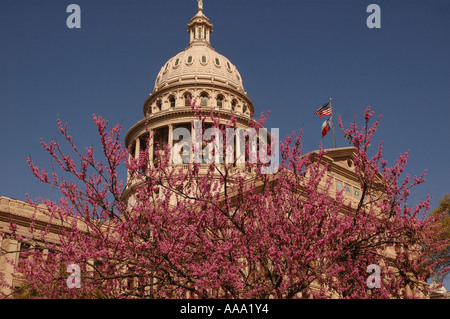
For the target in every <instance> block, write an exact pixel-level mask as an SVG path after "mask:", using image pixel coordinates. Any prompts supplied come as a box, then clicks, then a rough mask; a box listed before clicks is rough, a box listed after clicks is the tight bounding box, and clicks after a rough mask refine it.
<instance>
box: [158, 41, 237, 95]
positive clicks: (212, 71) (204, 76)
mask: <svg viewBox="0 0 450 319" xmlns="http://www.w3.org/2000/svg"><path fill="white" fill-rule="evenodd" d="M190 79H195V80H197V81H199V82H211V81H212V82H220V83H222V84H224V85H230V86H231V87H232V88H233V89H235V90H239V91H244V87H243V84H242V78H241V75H240V74H239V71H238V70H237V69H236V67H235V66H234V65H233V64H232V63H231V62H230V60H228V59H227V58H226V57H225V56H223V55H221V54H219V53H217V52H216V51H214V49H212V48H211V47H209V46H208V45H206V44H200V45H193V46H190V47H188V48H187V49H186V50H184V51H182V52H180V53H178V54H177V55H175V56H174V57H173V58H171V59H170V60H169V61H167V63H166V64H165V65H164V66H163V67H162V68H161V71H160V72H159V74H158V76H157V78H156V82H155V90H159V89H161V88H163V87H164V86H166V85H169V84H173V83H177V82H180V81H183V80H190Z"/></svg>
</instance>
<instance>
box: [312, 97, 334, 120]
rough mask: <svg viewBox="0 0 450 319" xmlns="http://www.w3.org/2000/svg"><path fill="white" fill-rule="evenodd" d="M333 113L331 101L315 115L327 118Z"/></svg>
mask: <svg viewBox="0 0 450 319" xmlns="http://www.w3.org/2000/svg"><path fill="white" fill-rule="evenodd" d="M331 113H332V112H331V101H330V102H327V103H325V104H324V105H322V106H321V107H320V108H319V109H318V110H317V111H316V113H314V114H317V115H319V116H320V118H322V117H324V116H326V115H330V114H331Z"/></svg>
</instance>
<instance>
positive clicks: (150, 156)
mask: <svg viewBox="0 0 450 319" xmlns="http://www.w3.org/2000/svg"><path fill="white" fill-rule="evenodd" d="M153 133H154V131H153V130H149V134H150V135H149V136H150V141H149V145H148V162H149V165H150V167H152V166H153V152H154V147H153V144H154V139H153Z"/></svg>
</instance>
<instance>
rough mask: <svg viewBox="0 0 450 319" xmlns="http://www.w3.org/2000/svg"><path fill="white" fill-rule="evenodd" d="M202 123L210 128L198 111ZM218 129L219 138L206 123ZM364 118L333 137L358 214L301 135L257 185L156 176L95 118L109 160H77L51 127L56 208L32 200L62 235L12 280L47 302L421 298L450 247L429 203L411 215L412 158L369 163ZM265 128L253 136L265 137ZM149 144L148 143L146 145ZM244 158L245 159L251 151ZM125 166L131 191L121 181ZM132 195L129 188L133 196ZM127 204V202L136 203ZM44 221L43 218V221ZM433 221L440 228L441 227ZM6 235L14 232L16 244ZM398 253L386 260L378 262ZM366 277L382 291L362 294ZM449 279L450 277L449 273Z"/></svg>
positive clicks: (238, 169) (244, 171) (164, 164)
mask: <svg viewBox="0 0 450 319" xmlns="http://www.w3.org/2000/svg"><path fill="white" fill-rule="evenodd" d="M194 109H195V110H196V113H197V115H198V117H199V119H204V118H205V116H207V115H205V114H204V113H202V112H201V110H199V109H198V108H196V107H195V106H194ZM208 116H209V117H210V118H211V119H212V121H213V123H214V125H215V127H217V128H219V129H221V130H222V132H224V130H225V129H226V128H227V127H234V126H235V125H236V122H235V119H234V118H233V117H232V118H231V120H230V121H228V122H227V124H226V125H223V124H220V123H223V121H222V122H221V121H220V119H218V118H215V117H214V115H213V114H212V113H211V114H210V115H208ZM372 116H373V112H371V111H370V108H368V109H367V110H366V112H365V124H364V126H363V127H362V128H361V129H358V127H357V125H356V120H354V121H353V122H352V123H351V124H350V127H349V129H344V128H343V125H342V122H341V120H340V119H339V125H340V127H341V128H342V130H343V132H344V134H345V135H346V136H347V137H348V138H349V140H350V142H351V143H352V144H353V146H354V147H355V159H354V165H355V171H356V175H357V178H358V180H359V183H360V187H361V190H362V196H361V200H360V202H359V203H358V204H357V207H356V208H355V207H351V206H349V205H348V204H347V203H346V202H345V200H344V195H343V194H342V193H339V192H338V193H336V194H335V191H334V188H333V187H332V182H331V179H328V178H327V175H326V172H327V165H326V164H325V163H324V161H323V160H322V159H323V157H324V156H325V154H326V152H325V151H324V150H319V151H318V152H315V153H314V154H302V144H301V138H302V132H301V131H300V133H299V134H298V135H295V134H294V133H293V134H292V135H291V136H289V137H287V138H286V139H285V140H284V141H283V142H281V143H280V154H281V156H280V166H279V169H278V171H277V172H276V173H274V174H262V173H261V169H260V168H261V166H262V165H263V164H261V163H259V162H258V163H256V164H254V163H249V162H248V161H247V162H246V163H245V165H241V166H239V165H233V164H221V165H216V164H214V163H211V164H209V166H208V169H206V170H202V169H200V164H195V163H193V164H188V165H184V166H183V167H179V166H174V165H171V163H170V158H169V157H168V156H164V154H169V152H170V149H169V148H168V146H167V145H165V146H164V148H163V150H164V152H162V151H161V152H156V159H155V163H157V164H155V163H149V162H148V157H147V156H146V153H145V152H143V154H142V156H139V157H138V158H137V159H135V158H132V157H130V158H128V150H126V149H124V148H123V145H122V143H121V140H120V129H121V128H120V126H118V125H116V126H114V127H113V128H112V129H110V130H108V123H107V121H105V120H104V119H102V118H101V117H97V116H95V115H94V117H93V118H94V123H95V125H96V126H97V128H98V132H99V135H100V141H101V146H102V153H103V154H104V157H105V160H104V161H103V162H102V161H99V160H97V156H98V155H96V156H94V150H93V148H92V147H88V148H85V149H84V150H81V149H79V148H78V147H77V146H76V145H75V143H74V142H73V139H72V137H71V136H70V135H69V133H68V128H67V125H63V124H62V123H61V122H60V121H58V127H59V130H60V132H61V134H62V136H63V137H64V138H65V140H66V142H67V143H68V144H69V145H70V146H71V148H72V151H73V152H72V153H71V154H70V155H68V154H67V153H64V152H63V151H62V149H61V146H60V144H59V143H57V142H55V141H51V142H50V143H44V142H42V145H43V147H44V148H45V149H46V150H47V151H48V153H49V154H50V155H51V157H52V158H53V160H54V161H55V162H56V164H57V165H56V166H57V167H53V166H52V167H51V172H47V171H46V170H45V169H39V168H38V166H36V164H35V163H34V162H33V161H32V160H31V158H29V159H28V161H29V165H30V167H31V169H32V171H33V173H34V175H35V176H36V177H37V178H38V179H39V180H40V181H42V182H43V183H45V184H49V185H51V187H54V188H57V189H59V190H60V191H61V194H62V196H61V198H60V200H59V201H58V202H54V201H51V200H49V199H38V200H36V201H32V200H31V199H29V203H30V204H32V205H36V208H37V204H39V203H43V204H44V205H45V207H46V210H45V211H43V212H44V213H45V214H47V215H48V216H49V218H51V219H52V221H53V222H54V223H55V222H57V223H64V225H65V227H61V228H59V242H58V243H53V242H51V241H49V240H48V236H49V231H50V229H49V228H47V229H45V230H40V231H36V230H35V229H33V223H32V227H31V229H30V236H28V237H27V238H20V239H21V240H27V241H31V242H32V241H35V242H37V243H39V245H40V246H42V247H45V248H47V249H48V251H49V253H48V254H46V255H44V254H42V253H41V252H40V251H38V250H30V251H29V252H28V253H29V255H30V256H29V258H27V259H21V262H20V263H19V265H18V266H17V274H18V276H19V277H20V278H21V280H22V281H23V285H24V289H25V290H26V291H27V292H28V294H27V296H28V297H33V296H37V297H51V298H81V297H82V298H128V297H141V298H271V297H273V298H299V297H302V298H310V297H316V298H328V297H331V296H337V297H340V298H387V297H408V296H409V297H414V296H419V295H420V293H422V292H423V293H426V292H427V291H426V289H427V287H426V285H424V284H423V283H424V282H423V281H424V280H425V279H426V278H427V277H428V276H430V270H431V269H432V266H433V265H432V263H431V262H430V261H429V260H428V259H427V258H426V256H427V255H429V252H430V251H434V250H439V249H441V250H442V247H443V246H444V245H448V240H447V241H442V240H439V238H438V237H437V235H436V232H434V231H433V230H432V227H433V226H432V224H433V219H430V218H428V219H424V218H423V219H422V218H420V216H421V215H422V214H427V213H428V211H429V209H430V204H429V202H430V198H429V197H428V198H427V200H426V201H424V202H419V203H417V204H416V205H415V206H409V205H408V204H407V202H406V200H407V198H408V195H409V192H410V189H411V188H412V187H413V186H415V185H417V184H420V183H423V182H424V181H425V180H424V176H423V175H422V176H420V177H414V178H413V179H412V180H411V178H410V177H409V175H407V176H406V177H404V178H403V179H402V177H401V176H402V173H403V171H404V168H405V164H406V160H407V156H408V153H405V154H404V155H400V156H399V158H398V160H397V162H396V164H395V165H394V166H392V167H389V166H387V162H386V161H385V160H384V159H383V152H382V147H381V144H380V146H379V149H378V151H377V152H376V154H375V155H374V156H373V157H371V158H369V156H368V154H367V150H368V147H369V145H370V143H371V141H372V137H373V135H374V133H375V131H376V128H377V125H378V123H379V120H380V119H378V120H377V121H375V122H374V123H373V124H371V125H369V123H370V119H371V118H372ZM264 120H265V117H261V118H260V119H259V120H258V121H255V122H253V123H251V125H253V126H254V127H261V126H262V125H263V123H264ZM149 143H152V140H151V137H150V139H149ZM246 151H247V153H248V147H247V148H246ZM124 164H125V165H126V168H127V170H128V174H129V176H130V178H129V180H128V182H124V181H121V180H119V178H118V170H119V168H120V167H121V166H122V165H124ZM127 183H128V184H127ZM130 198H131V199H134V200H130ZM37 209H38V208H37ZM436 218H438V217H436ZM14 229H15V228H14V225H11V231H12V236H14V234H15V233H14ZM388 247H389V249H392V251H394V252H395V257H393V255H392V254H387V253H386V250H387V249H388ZM68 265H77V266H78V267H79V274H80V280H81V282H80V284H79V285H77V286H76V287H74V286H73V285H72V286H71V285H68V281H67V278H68V277H69V275H70V273H68V272H67V268H66V267H67V266H68ZM369 265H375V266H376V267H378V268H377V269H378V272H377V275H379V278H380V282H379V283H378V284H377V285H375V286H373V285H372V286H370V285H369V283H370V282H369V280H368V278H369V276H370V275H371V273H370V272H367V270H368V267H369ZM445 271H448V269H446V270H445Z"/></svg>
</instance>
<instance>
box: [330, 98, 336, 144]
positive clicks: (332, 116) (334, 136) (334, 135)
mask: <svg viewBox="0 0 450 319" xmlns="http://www.w3.org/2000/svg"><path fill="white" fill-rule="evenodd" d="M330 109H331V118H332V121H331V124H332V125H333V139H334V148H336V134H335V133H334V115H333V107H332V106H331V97H330Z"/></svg>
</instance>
